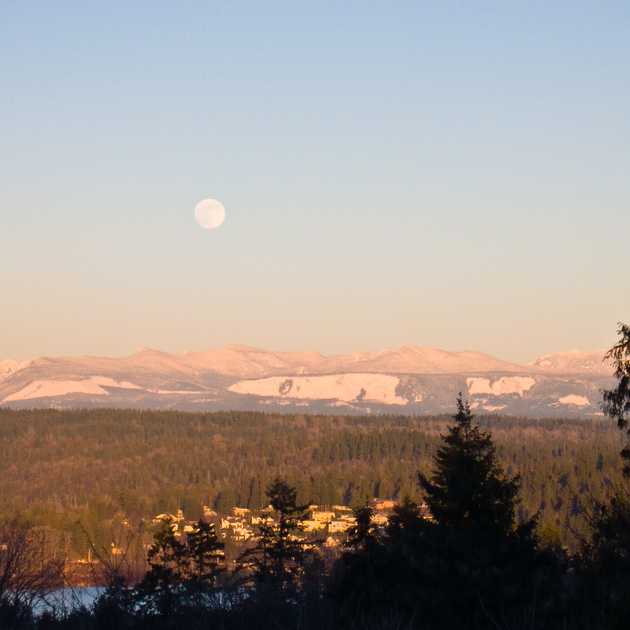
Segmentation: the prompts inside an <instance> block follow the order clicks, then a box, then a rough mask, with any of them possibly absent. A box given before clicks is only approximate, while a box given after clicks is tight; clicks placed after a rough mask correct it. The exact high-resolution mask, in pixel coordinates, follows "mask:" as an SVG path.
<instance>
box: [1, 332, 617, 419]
mask: <svg viewBox="0 0 630 630" xmlns="http://www.w3.org/2000/svg"><path fill="white" fill-rule="evenodd" d="M603 356H604V353H603V352H586V353H581V352H575V351H570V352H565V353H552V354H547V355H543V356H542V357H539V358H538V359H536V360H535V361H534V362H532V363H530V364H525V365H520V364H517V363H511V362H508V361H503V360H501V359H497V358H495V357H493V356H491V355H488V354H485V353H483V352H478V351H458V352H453V351H446V350H442V349H439V348H431V347H422V346H413V345H406V346H401V347H399V348H394V349H385V350H382V351H376V352H353V353H349V354H339V355H330V356H326V355H324V354H322V353H319V352H313V351H306V352H274V351H268V350H264V349H261V348H255V347H252V346H243V345H236V344H234V345H229V346H223V347H220V348H211V349H209V350H205V351H199V352H184V353H179V354H174V353H168V352H163V351H161V350H156V349H151V348H142V349H140V350H139V351H137V352H135V353H133V354H131V355H128V356H124V357H102V356H101V357H95V356H78V357H39V358H35V359H33V360H30V361H25V362H16V361H10V360H5V361H0V405H8V406H21V407H25V406H62V407H64V406H65V407H90V406H104V405H110V406H126V407H151V408H178V409H184V410H186V409H189V410H199V409H206V410H219V409H261V408H265V409H268V410H269V411H274V410H281V411H291V410H298V409H299V410H302V411H307V410H308V411H316V412H321V411H334V410H337V411H339V410H340V409H341V410H343V412H344V413H373V412H377V413H390V412H396V413H410V414H418V413H434V412H442V411H447V410H449V409H450V408H451V407H452V401H453V399H454V397H455V396H456V395H457V393H458V392H463V393H465V394H466V395H467V396H468V398H469V400H470V401H471V406H472V407H473V408H474V409H479V410H481V411H484V412H500V413H512V414H522V415H536V414H543V415H549V414H551V415H558V414H560V413H575V414H578V415H589V414H590V415H593V414H596V413H599V412H600V409H599V402H598V401H599V399H600V398H601V393H600V392H601V389H602V388H603V387H604V386H607V383H609V382H610V379H611V375H612V368H610V366H607V365H605V364H603V363H602V359H603Z"/></svg>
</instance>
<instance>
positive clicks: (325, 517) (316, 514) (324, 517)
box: [311, 510, 335, 523]
mask: <svg viewBox="0 0 630 630" xmlns="http://www.w3.org/2000/svg"><path fill="white" fill-rule="evenodd" d="M311 518H312V519H313V520H316V521H321V522H322V523H330V521H332V520H333V519H334V518H335V513H334V512H325V511H321V512H320V511H319V510H313V511H312V512H311Z"/></svg>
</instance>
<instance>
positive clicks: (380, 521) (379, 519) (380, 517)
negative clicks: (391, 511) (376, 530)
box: [372, 514, 389, 527]
mask: <svg viewBox="0 0 630 630" xmlns="http://www.w3.org/2000/svg"><path fill="white" fill-rule="evenodd" d="M388 521H389V519H388V518H387V516H386V515H385V514H373V515H372V523H374V525H378V526H380V527H384V526H385V525H387V522H388Z"/></svg>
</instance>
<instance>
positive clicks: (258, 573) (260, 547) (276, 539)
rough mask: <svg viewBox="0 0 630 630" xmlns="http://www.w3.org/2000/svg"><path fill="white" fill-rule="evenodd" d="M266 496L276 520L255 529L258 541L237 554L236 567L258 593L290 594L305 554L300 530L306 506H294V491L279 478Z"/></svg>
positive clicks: (268, 489)
mask: <svg viewBox="0 0 630 630" xmlns="http://www.w3.org/2000/svg"><path fill="white" fill-rule="evenodd" d="M266 494H267V498H268V499H269V503H270V505H271V507H272V508H273V510H274V515H275V517H276V518H275V520H274V519H272V520H271V522H268V521H263V522H262V523H261V524H260V525H259V526H258V541H257V543H256V545H255V546H254V547H252V548H251V549H248V550H246V551H245V552H244V553H243V554H241V557H240V565H241V567H242V569H244V570H246V571H249V572H250V575H251V576H252V577H253V578H254V583H255V584H256V587H257V590H258V591H259V594H260V593H262V591H265V590H267V591H269V590H270V589H271V590H273V591H274V592H276V593H284V592H294V591H295V588H296V586H297V583H298V579H299V577H300V575H301V573H302V569H303V566H304V562H305V560H306V556H307V554H308V552H307V543H306V541H305V540H304V537H303V533H302V529H301V523H302V521H303V520H304V519H305V518H306V510H307V507H308V506H306V505H298V504H297V492H296V489H295V488H293V487H291V486H289V485H288V484H287V483H286V481H284V480H282V479H276V480H275V481H273V483H271V485H270V486H269V487H268V488H267V491H266ZM246 581H248V580H247V578H246Z"/></svg>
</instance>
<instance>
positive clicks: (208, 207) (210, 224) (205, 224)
mask: <svg viewBox="0 0 630 630" xmlns="http://www.w3.org/2000/svg"><path fill="white" fill-rule="evenodd" d="M195 219H196V220H197V223H199V225H200V226H201V227H202V228H203V229H204V230H216V229H217V228H218V227H221V225H222V224H223V221H225V208H224V207H223V204H222V203H221V202H220V201H217V200H216V199H210V198H208V199H202V200H201V201H200V202H199V203H198V204H197V205H196V206H195Z"/></svg>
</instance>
